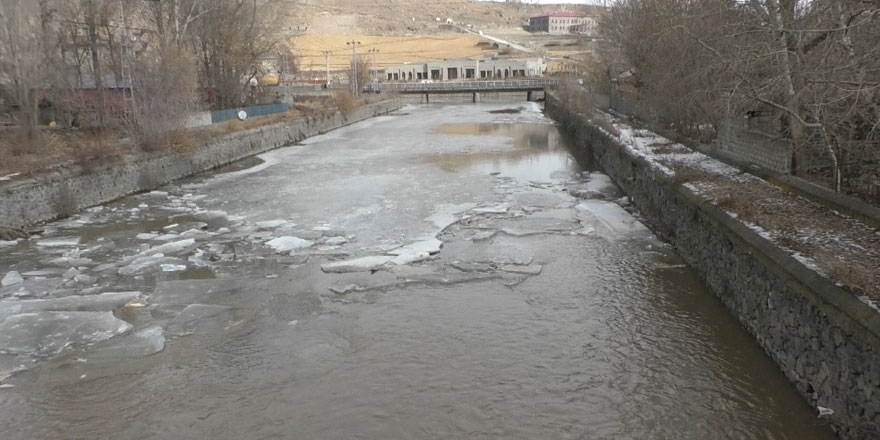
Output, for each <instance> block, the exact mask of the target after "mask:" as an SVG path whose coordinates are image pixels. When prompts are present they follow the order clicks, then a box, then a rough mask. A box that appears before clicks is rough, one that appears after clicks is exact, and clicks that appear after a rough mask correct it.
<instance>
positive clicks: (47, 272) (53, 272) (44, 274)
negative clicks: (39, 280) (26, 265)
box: [22, 269, 64, 277]
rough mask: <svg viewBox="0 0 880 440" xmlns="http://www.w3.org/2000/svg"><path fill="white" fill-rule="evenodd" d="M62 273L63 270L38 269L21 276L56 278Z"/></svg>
mask: <svg viewBox="0 0 880 440" xmlns="http://www.w3.org/2000/svg"><path fill="white" fill-rule="evenodd" d="M63 273H64V269H39V270H32V271H29V272H25V273H23V274H22V275H24V276H26V277H47V276H49V277H51V276H58V275H61V274H63Z"/></svg>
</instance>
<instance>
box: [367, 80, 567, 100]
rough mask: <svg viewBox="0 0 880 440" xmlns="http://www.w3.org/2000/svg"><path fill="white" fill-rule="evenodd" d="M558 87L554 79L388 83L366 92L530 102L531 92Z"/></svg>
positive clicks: (377, 85)
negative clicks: (519, 97)
mask: <svg viewBox="0 0 880 440" xmlns="http://www.w3.org/2000/svg"><path fill="white" fill-rule="evenodd" d="M558 85H559V80H556V79H546V78H536V79H507V80H495V81H492V80H488V81H444V82H439V81H438V82H412V83H409V82H390V83H379V84H375V85H372V84H371V85H370V86H369V87H367V89H366V90H367V91H370V92H398V93H406V94H424V95H425V98H426V100H428V96H429V95H430V94H435V93H473V98H474V99H473V100H474V102H479V101H480V93H483V92H485V93H491V92H526V93H527V98H528V99H529V100H531V99H532V92H535V91H543V90H545V89H547V88H553V87H556V86H558Z"/></svg>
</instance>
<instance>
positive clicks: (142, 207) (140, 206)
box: [138, 203, 150, 209]
mask: <svg viewBox="0 0 880 440" xmlns="http://www.w3.org/2000/svg"><path fill="white" fill-rule="evenodd" d="M149 207H150V205H148V204H146V203H141V204H140V205H138V208H141V209H147V208H149Z"/></svg>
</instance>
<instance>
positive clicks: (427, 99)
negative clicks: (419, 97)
mask: <svg viewBox="0 0 880 440" xmlns="http://www.w3.org/2000/svg"><path fill="white" fill-rule="evenodd" d="M430 103H431V98H428V94H427V93H425V104H430Z"/></svg>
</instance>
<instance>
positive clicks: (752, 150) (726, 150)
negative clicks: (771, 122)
mask: <svg viewBox="0 0 880 440" xmlns="http://www.w3.org/2000/svg"><path fill="white" fill-rule="evenodd" d="M718 153H719V154H721V155H722V156H726V157H728V158H730V159H733V160H735V161H737V162H740V163H747V164H754V165H758V166H760V167H763V168H766V169H768V170H770V171H774V172H777V173H782V174H790V173H791V144H790V143H789V142H788V140H786V139H778V138H773V137H770V136H767V135H765V134H763V133H760V132H756V131H752V130H748V129H746V128H743V127H737V126H736V125H734V124H731V123H725V124H723V125H722V126H721V133H719V134H718Z"/></svg>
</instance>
